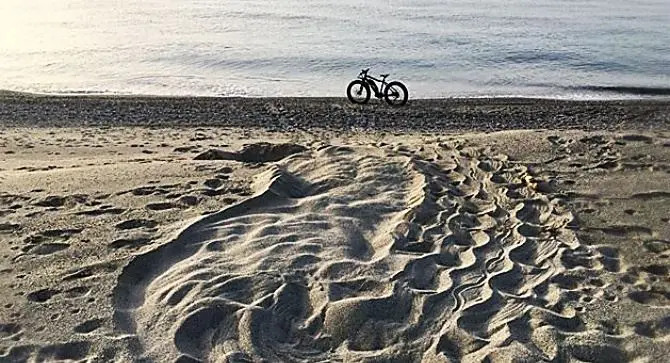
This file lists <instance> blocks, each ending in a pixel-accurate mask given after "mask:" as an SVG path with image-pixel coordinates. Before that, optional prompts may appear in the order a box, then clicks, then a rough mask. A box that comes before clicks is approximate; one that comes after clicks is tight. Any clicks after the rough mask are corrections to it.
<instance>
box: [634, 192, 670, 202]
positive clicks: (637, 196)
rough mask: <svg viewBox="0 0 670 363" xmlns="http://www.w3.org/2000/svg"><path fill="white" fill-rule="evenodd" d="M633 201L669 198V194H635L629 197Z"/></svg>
mask: <svg viewBox="0 0 670 363" xmlns="http://www.w3.org/2000/svg"><path fill="white" fill-rule="evenodd" d="M630 197H631V198H633V199H640V200H645V201H646V200H652V199H656V198H670V192H666V191H660V190H655V191H651V192H644V193H635V194H633V195H631V196H630Z"/></svg>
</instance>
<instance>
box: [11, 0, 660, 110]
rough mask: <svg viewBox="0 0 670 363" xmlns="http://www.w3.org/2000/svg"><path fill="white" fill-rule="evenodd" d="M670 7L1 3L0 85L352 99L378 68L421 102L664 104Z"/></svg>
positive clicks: (553, 1) (523, 2)
mask: <svg viewBox="0 0 670 363" xmlns="http://www.w3.org/2000/svg"><path fill="white" fill-rule="evenodd" d="M669 13H670V4H669V3H668V2H667V1H666V0H639V1H633V2H631V1H623V0H614V1H606V0H590V1H572V0H547V1H543V2H541V3H538V2H536V1H530V0H512V1H499V0H485V1H473V0H456V1H449V2H446V1H436V0H420V1H416V0H412V1H410V0H394V1H381V0H373V1H368V2H365V3H360V2H356V1H352V0H345V1H337V2H336V1H332V0H319V1H310V2H307V3H306V2H301V1H297V0H273V1H272V0H271V1H260V0H246V1H241V0H238V1H221V0H200V1H182V0H161V1H158V0H144V1H138V0H119V1H114V2H109V1H103V0H87V1H84V0H32V1H30V2H26V1H23V0H4V1H2V3H1V4H0V74H2V77H0V89H10V90H15V91H30V92H39V93H60V94H62V93H68V94H70V93H74V94H90V93H95V94H99V93H102V94H152V95H180V96H185V95H207V96H212V95H215V96H218V95H222V96H343V95H344V89H345V88H346V85H347V83H348V82H349V81H350V80H351V79H352V78H353V77H354V76H355V75H356V74H357V73H358V71H359V70H360V69H361V68H363V67H372V69H373V72H374V73H381V72H385V73H386V72H390V73H391V74H392V77H397V78H399V79H401V80H403V81H405V82H406V83H407V85H408V86H409V88H410V92H411V96H412V97H422V98H425V97H454V96H455V97H466V96H475V97H477V96H479V97H484V96H504V95H520V96H528V97H531V96H532V97H558V98H584V97H585V98H593V97H595V98H627V97H631V96H632V97H637V96H647V97H648V96H667V94H668V92H667V88H666V87H667V84H670V68H668V67H667V65H668V64H670V44H669V43H668V42H667V39H668V37H670V25H669V24H670V22H669V21H668V15H667V14H669ZM639 90H646V91H645V92H638V91H639ZM648 90H661V92H647V91H648Z"/></svg>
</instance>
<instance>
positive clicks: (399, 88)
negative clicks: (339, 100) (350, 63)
mask: <svg viewBox="0 0 670 363" xmlns="http://www.w3.org/2000/svg"><path fill="white" fill-rule="evenodd" d="M369 70H370V68H367V69H363V70H362V71H361V73H360V74H359V75H358V77H357V78H358V79H355V80H353V81H351V83H349V86H348V87H347V98H348V99H349V101H351V102H352V103H356V104H359V105H363V104H366V103H368V101H370V95H371V93H372V92H374V95H375V97H377V98H378V99H382V98H383V99H384V100H385V101H386V103H388V104H389V105H391V106H402V105H404V104H406V103H407V98H408V97H409V93H408V92H407V87H405V85H404V84H402V83H401V82H399V81H392V82H388V83H387V82H386V78H387V77H388V76H389V75H388V74H380V75H379V76H380V77H381V79H377V78H375V77H372V76H370V75H368V71H369ZM377 83H379V84H380V86H377Z"/></svg>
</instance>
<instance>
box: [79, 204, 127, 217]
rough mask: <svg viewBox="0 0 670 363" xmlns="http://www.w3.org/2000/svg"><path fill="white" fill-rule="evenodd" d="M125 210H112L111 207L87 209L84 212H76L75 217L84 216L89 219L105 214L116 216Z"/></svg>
mask: <svg viewBox="0 0 670 363" xmlns="http://www.w3.org/2000/svg"><path fill="white" fill-rule="evenodd" d="M125 211H126V209H124V208H113V207H111V206H102V207H100V208H98V209H89V210H85V211H80V212H77V213H76V214H77V215H84V216H91V217H97V216H103V215H106V214H111V215H117V214H121V213H123V212H125Z"/></svg>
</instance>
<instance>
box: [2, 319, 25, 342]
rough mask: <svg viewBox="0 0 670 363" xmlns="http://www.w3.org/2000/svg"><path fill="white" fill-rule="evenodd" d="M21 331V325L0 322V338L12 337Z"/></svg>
mask: <svg viewBox="0 0 670 363" xmlns="http://www.w3.org/2000/svg"><path fill="white" fill-rule="evenodd" d="M22 332H23V328H21V325H19V324H16V323H0V340H2V339H12V338H14V337H16V336H18V335H19V334H21V333H22Z"/></svg>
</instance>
